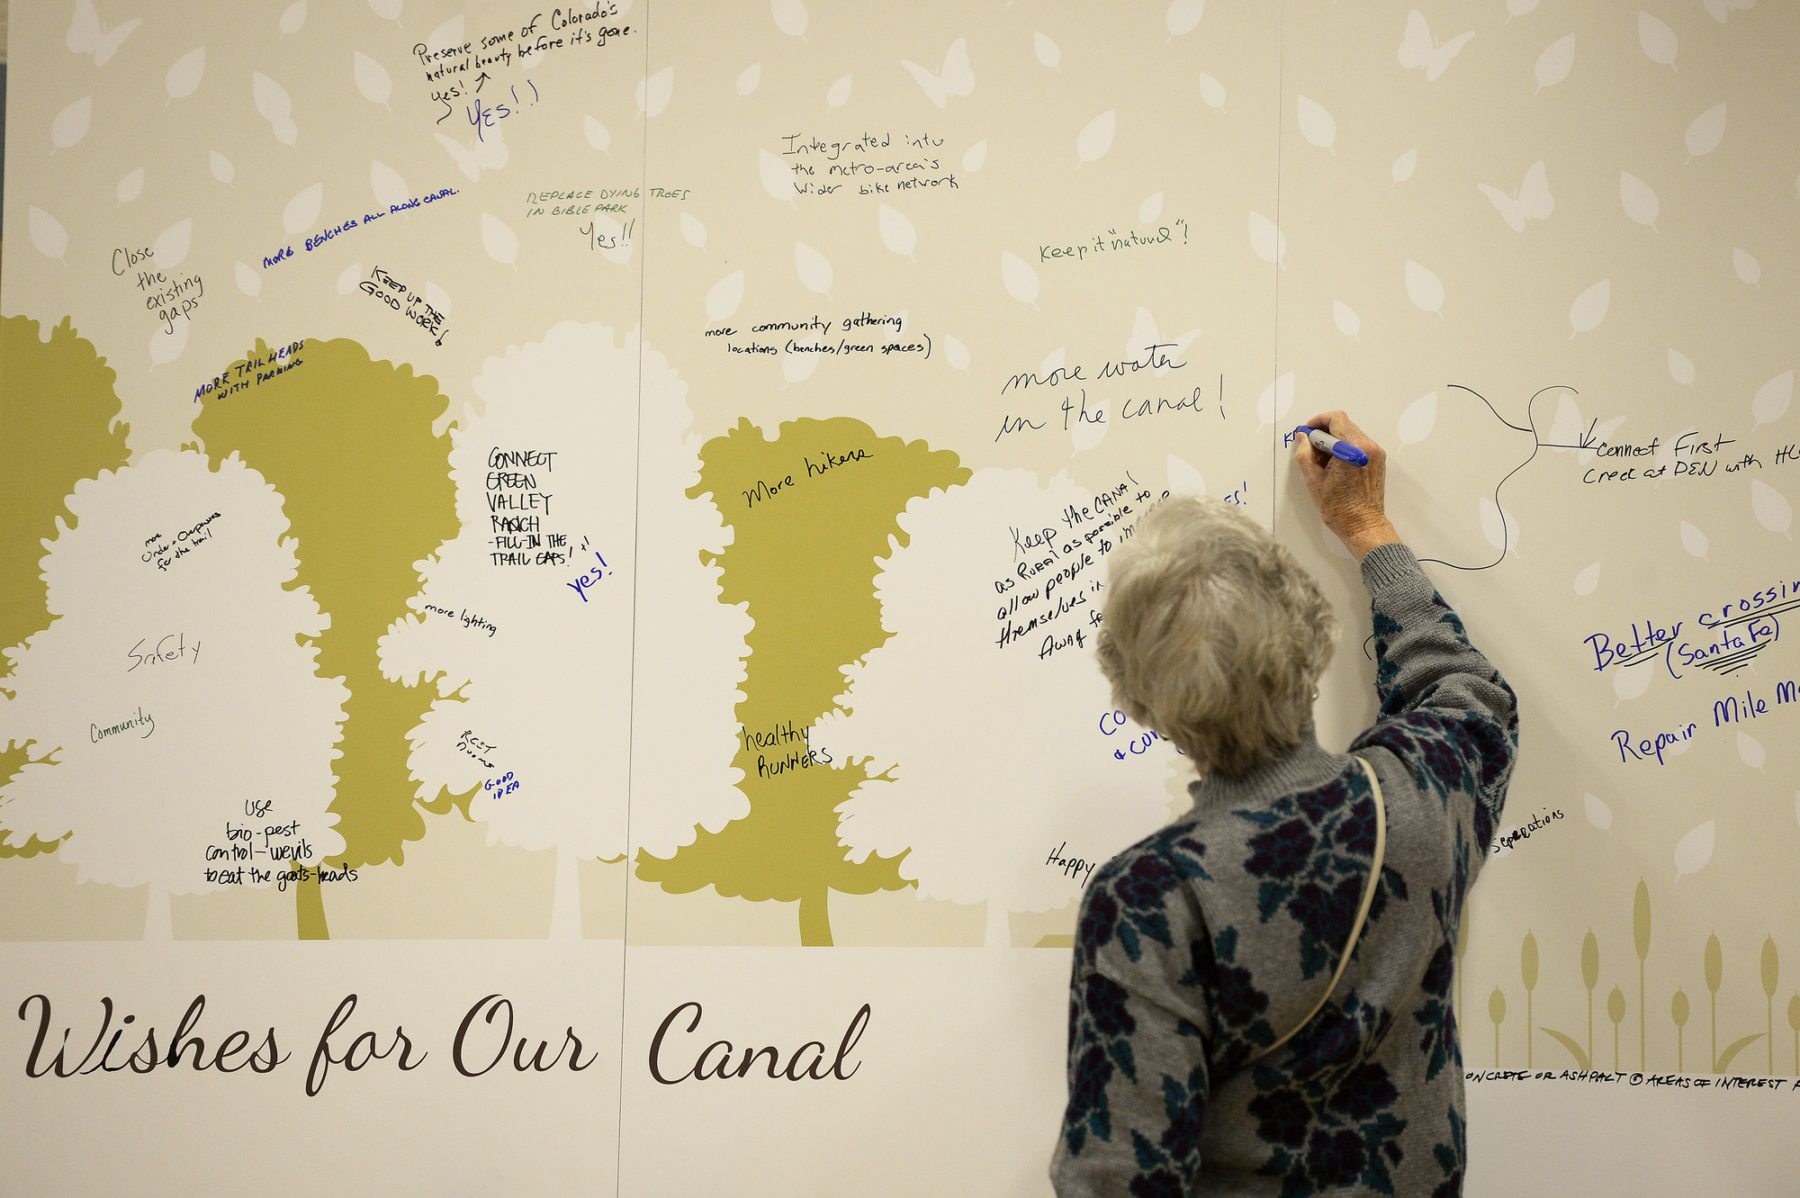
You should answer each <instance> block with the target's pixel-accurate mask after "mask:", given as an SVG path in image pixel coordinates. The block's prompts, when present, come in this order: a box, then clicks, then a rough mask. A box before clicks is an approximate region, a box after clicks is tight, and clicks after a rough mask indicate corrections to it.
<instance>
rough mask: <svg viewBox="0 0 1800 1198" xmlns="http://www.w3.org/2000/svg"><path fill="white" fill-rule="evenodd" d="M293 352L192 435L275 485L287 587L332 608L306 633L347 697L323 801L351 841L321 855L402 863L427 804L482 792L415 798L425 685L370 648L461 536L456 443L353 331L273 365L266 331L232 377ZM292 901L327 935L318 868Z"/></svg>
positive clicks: (429, 383)
mask: <svg viewBox="0 0 1800 1198" xmlns="http://www.w3.org/2000/svg"><path fill="white" fill-rule="evenodd" d="M289 361H292V362H294V363H295V364H294V365H293V366H292V367H291V369H289V370H287V371H285V372H284V373H281V374H279V375H274V376H273V377H269V378H265V379H263V380H262V381H260V382H256V383H255V384H254V385H252V386H249V387H247V388H245V389H244V390H241V391H235V390H234V391H232V392H231V393H230V394H225V393H223V392H214V393H212V394H210V395H208V396H207V397H206V398H205V399H204V400H203V403H202V408H201V412H200V415H199V416H197V417H196V418H195V420H194V434H195V435H196V436H197V437H199V438H200V439H201V441H202V443H203V444H204V446H205V451H206V454H207V457H208V458H209V459H210V460H212V461H214V462H218V461H221V460H223V459H224V458H226V457H229V456H230V455H232V454H234V453H235V454H237V455H239V456H240V457H241V458H242V459H243V460H244V462H245V463H246V464H248V465H249V466H251V467H252V468H254V469H255V470H257V471H258V472H260V473H261V474H262V476H263V477H264V478H265V479H267V480H268V481H269V483H270V484H271V485H272V486H273V487H274V488H275V489H276V490H277V491H278V492H280V493H281V495H282V497H283V499H284V501H285V502H284V505H283V507H284V511H285V512H286V514H287V517H288V522H289V525H290V528H291V530H292V533H293V536H294V538H295V540H296V542H297V544H296V554H297V556H298V558H299V561H300V569H299V572H298V574H297V575H296V576H295V578H294V580H293V581H292V582H291V583H289V584H288V585H289V586H290V587H291V588H292V587H310V588H311V590H312V594H313V597H314V598H315V599H316V600H317V601H318V604H319V607H320V609H321V610H323V611H324V612H325V613H326V614H327V615H329V616H330V618H331V624H330V626H329V627H328V628H327V629H326V630H325V632H324V633H323V634H322V635H321V636H319V637H317V638H315V639H314V640H313V641H312V642H311V643H312V644H315V645H316V646H317V647H318V663H319V664H318V672H319V674H320V675H321V676H322V677H327V678H331V677H338V678H342V679H343V681H344V685H345V687H346V688H347V689H348V690H349V692H350V698H349V699H348V700H347V701H346V702H345V704H344V734H343V739H342V740H341V741H340V742H339V745H338V748H339V756H338V760H337V763H336V766H335V769H334V772H335V774H336V777H337V785H336V796H335V797H334V798H333V800H332V803H331V808H330V810H331V811H332V813H333V814H335V815H336V816H337V817H338V823H337V829H338V832H339V833H340V834H341V835H342V836H343V838H344V852H343V855H342V856H341V857H339V858H337V859H335V860H331V861H328V862H327V864H328V865H330V866H332V867H333V868H340V869H341V868H344V867H358V868H359V867H362V866H367V865H377V864H381V863H384V862H390V861H392V862H400V861H403V860H404V858H405V845H406V843H407V842H408V841H413V840H418V839H420V838H422V837H423V836H424V835H425V821H424V818H423V816H422V815H421V814H420V812H421V810H425V811H431V812H434V813H440V814H441V813H443V812H446V811H448V810H450V809H451V807H453V806H455V807H460V808H461V809H462V811H463V813H464V815H465V816H466V815H467V814H468V801H469V798H470V797H471V796H472V794H473V791H471V792H469V793H468V794H462V795H452V794H450V793H449V792H448V791H441V792H440V793H439V794H438V795H437V796H436V797H435V798H434V799H432V800H430V801H429V802H421V801H419V800H418V799H417V797H416V793H415V792H416V783H415V782H414V781H413V778H412V775H411V770H410V768H409V766H408V764H407V758H408V755H409V752H410V746H409V744H408V734H409V733H410V732H411V731H412V729H413V727H414V726H415V725H416V724H418V722H419V720H420V717H421V716H422V715H423V714H424V712H425V709H426V708H427V707H428V706H429V705H430V703H431V699H432V694H431V692H430V691H429V690H428V689H427V688H424V687H409V686H407V685H405V684H403V683H400V682H390V681H388V680H387V679H386V678H383V677H382V675H381V663H380V659H379V657H378V653H377V642H378V641H379V640H380V638H381V636H382V634H383V633H385V632H386V631H387V628H388V626H389V625H390V624H392V623H393V622H394V621H395V620H397V619H399V618H400V617H401V616H403V615H406V614H407V613H408V610H409V609H408V607H407V600H408V599H410V598H411V597H412V596H413V595H414V594H415V593H416V592H417V591H418V590H419V587H420V585H421V580H420V577H419V573H418V570H417V569H416V567H415V565H414V563H416V562H418V561H420V560H421V559H423V558H425V557H428V556H430V555H431V554H433V553H435V552H437V549H438V547H439V546H440V545H441V544H442V543H443V542H444V541H446V540H448V539H449V538H451V537H453V536H455V535H456V531H457V519H456V487H455V484H454V482H453V481H452V480H451V477H450V461H449V453H450V438H449V434H448V432H445V433H443V434H434V433H433V432H432V424H433V422H434V421H435V420H437V418H438V417H439V416H441V415H443V413H444V410H445V408H446V407H447V406H448V403H449V401H448V400H447V399H446V398H445V397H444V396H443V395H442V394H440V393H439V391H438V386H437V381H436V380H435V379H432V378H430V377H429V376H425V375H414V374H413V372H412V368H411V367H410V366H406V365H399V366H396V365H394V364H392V363H389V362H374V361H371V360H370V358H369V355H368V351H366V350H364V349H363V347H362V346H360V345H358V344H357V343H356V342H354V341H350V340H335V341H307V342H306V343H305V345H304V346H303V347H302V348H301V349H300V350H299V351H298V352H297V353H296V354H293V355H289V356H288V357H287V358H282V359H279V360H278V359H277V356H276V355H275V354H274V353H273V352H272V351H271V350H270V348H269V347H268V346H267V345H264V344H263V343H262V342H260V341H258V342H257V344H256V348H255V349H254V350H253V351H252V352H251V353H250V354H249V355H248V357H247V358H246V359H245V360H244V361H242V362H238V363H234V364H233V365H232V366H231V367H230V368H229V370H228V373H229V374H230V375H231V377H232V378H233V379H234V380H235V379H254V378H255V377H256V376H257V375H258V373H269V372H271V371H272V370H273V368H274V367H275V366H277V365H282V364H286V363H287V362H289ZM295 906H296V924H297V929H298V934H299V936H300V938H301V939H323V938H325V937H327V936H328V935H329V929H328V927H327V923H326V918H325V909H324V901H323V896H322V895H321V893H320V886H319V882H318V879H317V876H316V875H315V876H314V878H313V879H312V880H311V881H309V882H307V883H303V884H301V885H299V886H298V887H296V890H295Z"/></svg>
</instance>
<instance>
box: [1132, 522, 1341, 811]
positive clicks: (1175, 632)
mask: <svg viewBox="0 0 1800 1198" xmlns="http://www.w3.org/2000/svg"><path fill="white" fill-rule="evenodd" d="M1107 563H1108V579H1107V584H1106V607H1105V614H1104V616H1103V617H1102V623H1101V628H1100V637H1099V641H1098V651H1099V656H1100V669H1101V670H1102V672H1104V673H1105V675H1106V678H1107V681H1109V682H1111V683H1112V688H1113V702H1114V703H1115V704H1116V705H1117V706H1118V707H1119V709H1120V710H1122V711H1123V712H1124V713H1125V714H1126V715H1127V716H1129V717H1130V718H1131V719H1133V720H1135V721H1137V722H1138V723H1139V724H1142V725H1143V726H1144V727H1146V728H1149V729H1151V730H1153V731H1155V732H1157V733H1158V734H1160V735H1162V736H1164V737H1166V738H1168V739H1169V740H1171V741H1173V742H1175V744H1176V746H1177V747H1179V748H1180V749H1181V751H1182V752H1184V753H1186V754H1187V755H1188V756H1189V757H1190V758H1192V759H1193V761H1194V764H1195V766H1196V767H1197V768H1198V769H1199V770H1200V771H1201V772H1202V773H1205V772H1207V771H1209V770H1217V771H1218V772H1219V773H1220V774H1221V775H1223V776H1225V777H1227V778H1241V777H1243V776H1245V775H1246V774H1248V773H1250V772H1251V771H1252V770H1255V769H1257V768H1258V767H1260V766H1263V765H1267V764H1269V763H1270V762H1272V761H1274V760H1275V759H1276V758H1278V757H1280V756H1281V755H1282V754H1283V753H1285V752H1287V751H1288V750H1290V749H1292V748H1293V747H1294V746H1295V745H1297V744H1299V743H1300V739H1301V738H1302V737H1303V736H1305V735H1306V733H1307V732H1308V731H1309V730H1310V729H1311V727H1312V702H1313V698H1314V697H1315V695H1316V694H1317V691H1316V690H1315V684H1316V683H1317V681H1318V679H1319V675H1321V674H1322V673H1324V672H1325V667H1326V665H1327V664H1328V663H1329V662H1330V660H1331V652H1332V649H1333V647H1334V646H1335V645H1336V644H1337V635H1338V627H1337V618H1336V617H1335V616H1334V615H1333V614H1332V612H1331V608H1330V607H1329V606H1328V605H1327V604H1326V602H1325V596H1324V595H1323V594H1322V593H1321V592H1320V590H1319V586H1318V583H1317V582H1315V581H1314V580H1313V577H1312V575H1311V574H1309V573H1307V571H1306V569H1305V567H1303V566H1302V565H1301V564H1300V563H1299V561H1297V560H1296V559H1295V557H1294V555H1293V554H1292V553H1290V552H1288V550H1287V549H1286V548H1285V547H1284V546H1282V545H1280V544H1278V543H1277V542H1276V541H1275V539H1274V538H1273V537H1272V536H1270V535H1269V534H1268V533H1267V532H1266V531H1264V529H1263V528H1262V527H1261V526H1259V525H1258V524H1257V523H1256V522H1255V521H1253V520H1251V519H1250V518H1249V517H1248V516H1246V515H1244V514H1243V513H1242V512H1240V511H1238V510H1237V509H1236V508H1234V507H1231V506H1229V505H1227V504H1224V503H1220V502H1218V501H1216V500H1207V499H1198V498H1194V497H1178V498H1174V499H1167V500H1164V501H1163V502H1161V503H1159V504H1157V505H1156V506H1155V507H1153V508H1151V509H1150V510H1149V511H1147V512H1145V513H1144V515H1143V516H1142V517H1141V518H1139V520H1138V522H1137V524H1136V526H1135V527H1134V528H1133V529H1132V533H1131V536H1130V537H1129V538H1128V539H1126V540H1124V541H1123V542H1121V543H1120V545H1119V546H1118V548H1116V549H1114V550H1113V551H1112V552H1111V553H1110V554H1108V555H1107Z"/></svg>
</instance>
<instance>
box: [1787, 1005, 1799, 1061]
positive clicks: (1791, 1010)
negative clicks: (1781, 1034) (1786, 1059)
mask: <svg viewBox="0 0 1800 1198" xmlns="http://www.w3.org/2000/svg"><path fill="white" fill-rule="evenodd" d="M1788 1026H1789V1027H1791V1028H1793V1029H1794V1076H1795V1077H1800V994H1796V995H1794V997H1792V998H1790V999H1788Z"/></svg>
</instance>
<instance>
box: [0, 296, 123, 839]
mask: <svg viewBox="0 0 1800 1198" xmlns="http://www.w3.org/2000/svg"><path fill="white" fill-rule="evenodd" d="M41 333H42V326H41V325H40V324H39V323H38V322H37V321H35V320H31V319H29V318H28V317H24V316H8V317H4V318H0V479H4V480H5V484H6V519H5V520H4V521H0V694H4V695H5V696H6V697H7V698H12V697H13V692H12V690H11V689H10V688H8V687H7V686H6V679H7V678H8V677H10V676H11V674H12V657H11V655H10V652H9V651H10V650H14V649H16V648H18V647H19V646H21V645H23V644H24V642H25V641H27V640H29V639H30V638H31V637H32V636H34V635H36V634H37V633H39V632H42V631H43V630H44V629H46V628H48V627H49V626H50V621H51V620H52V619H53V617H52V616H51V615H50V609H49V606H48V605H47V603H46V596H45V591H44V579H43V575H42V573H41V572H40V570H39V563H40V562H41V561H42V559H43V555H44V544H43V543H44V542H45V541H47V540H52V539H54V538H55V537H56V535H57V523H58V521H61V522H62V524H63V525H64V526H65V527H69V528H73V527H74V526H75V516H74V514H73V513H72V512H70V511H69V508H68V505H67V503H66V502H65V501H66V500H67V498H68V496H69V494H70V492H72V491H73V490H74V489H75V484H76V483H78V482H80V481H81V480H83V479H88V478H97V477H99V475H100V473H101V472H102V471H104V470H117V469H119V468H120V467H122V466H124V465H125V463H126V461H127V459H128V458H129V457H130V451H129V450H128V449H127V448H126V435H127V434H128V433H129V432H130V428H131V426H130V425H128V424H126V423H124V422H123V421H121V420H119V419H118V416H119V410H120V407H121V405H120V403H119V396H118V393H117V391H115V390H114V382H115V381H116V379H117V377H118V376H117V375H116V374H115V373H114V371H113V369H112V367H110V366H108V365H107V364H106V359H105V358H103V357H101V356H100V355H99V353H97V352H96V351H95V349H94V346H93V344H92V343H91V342H89V341H86V340H84V339H83V338H82V337H80V336H79V335H78V334H77V333H76V332H75V330H74V328H73V327H72V326H71V324H70V323H69V319H68V318H67V317H64V318H63V322H62V323H61V324H59V325H57V326H56V327H54V328H53V329H51V330H50V335H49V337H48V338H45V337H43V336H42V335H41ZM34 744H35V742H33V741H29V740H28V741H25V742H23V743H16V742H13V741H11V740H7V741H5V742H4V743H3V744H0V791H3V790H4V787H5V786H6V784H7V783H8V782H10V781H11V780H12V779H13V777H14V776H15V775H16V774H17V773H18V772H19V771H20V770H21V769H23V768H24V767H25V766H26V764H27V763H31V762H37V763H45V762H54V760H55V757H54V754H55V751H56V747H54V746H52V747H50V748H49V749H44V748H43V747H42V746H39V749H38V751H37V752H36V753H34V752H33V751H32V746H33V745H34ZM60 843H62V842H61V841H60V840H51V841H43V840H39V839H38V838H37V837H36V836H32V837H28V838H27V839H26V840H25V841H23V842H22V843H14V842H13V840H12V837H11V834H10V833H9V832H8V831H7V829H6V822H5V805H4V804H3V803H0V859H4V858H7V857H33V856H36V855H37V854H39V853H47V852H51V851H52V850H54V849H55V848H56V846H57V845H58V844H60Z"/></svg>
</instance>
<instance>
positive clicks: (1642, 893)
mask: <svg viewBox="0 0 1800 1198" xmlns="http://www.w3.org/2000/svg"><path fill="white" fill-rule="evenodd" d="M1631 938H1632V942H1633V944H1634V945H1635V946H1636V948H1637V959H1638V1069H1639V1070H1640V1071H1642V1070H1643V1068H1644V1046H1645V1042H1646V1041H1647V1039H1648V1032H1647V1031H1646V1029H1645V1024H1646V1023H1647V1022H1648V1020H1649V1015H1650V1008H1649V1007H1648V1006H1646V1005H1645V1003H1644V961H1645V960H1646V959H1647V958H1648V957H1649V956H1650V887H1649V886H1647V885H1645V883H1644V880H1643V879H1642V878H1639V879H1638V884H1637V894H1636V895H1635V896H1634V897H1633V898H1632V900H1631Z"/></svg>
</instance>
